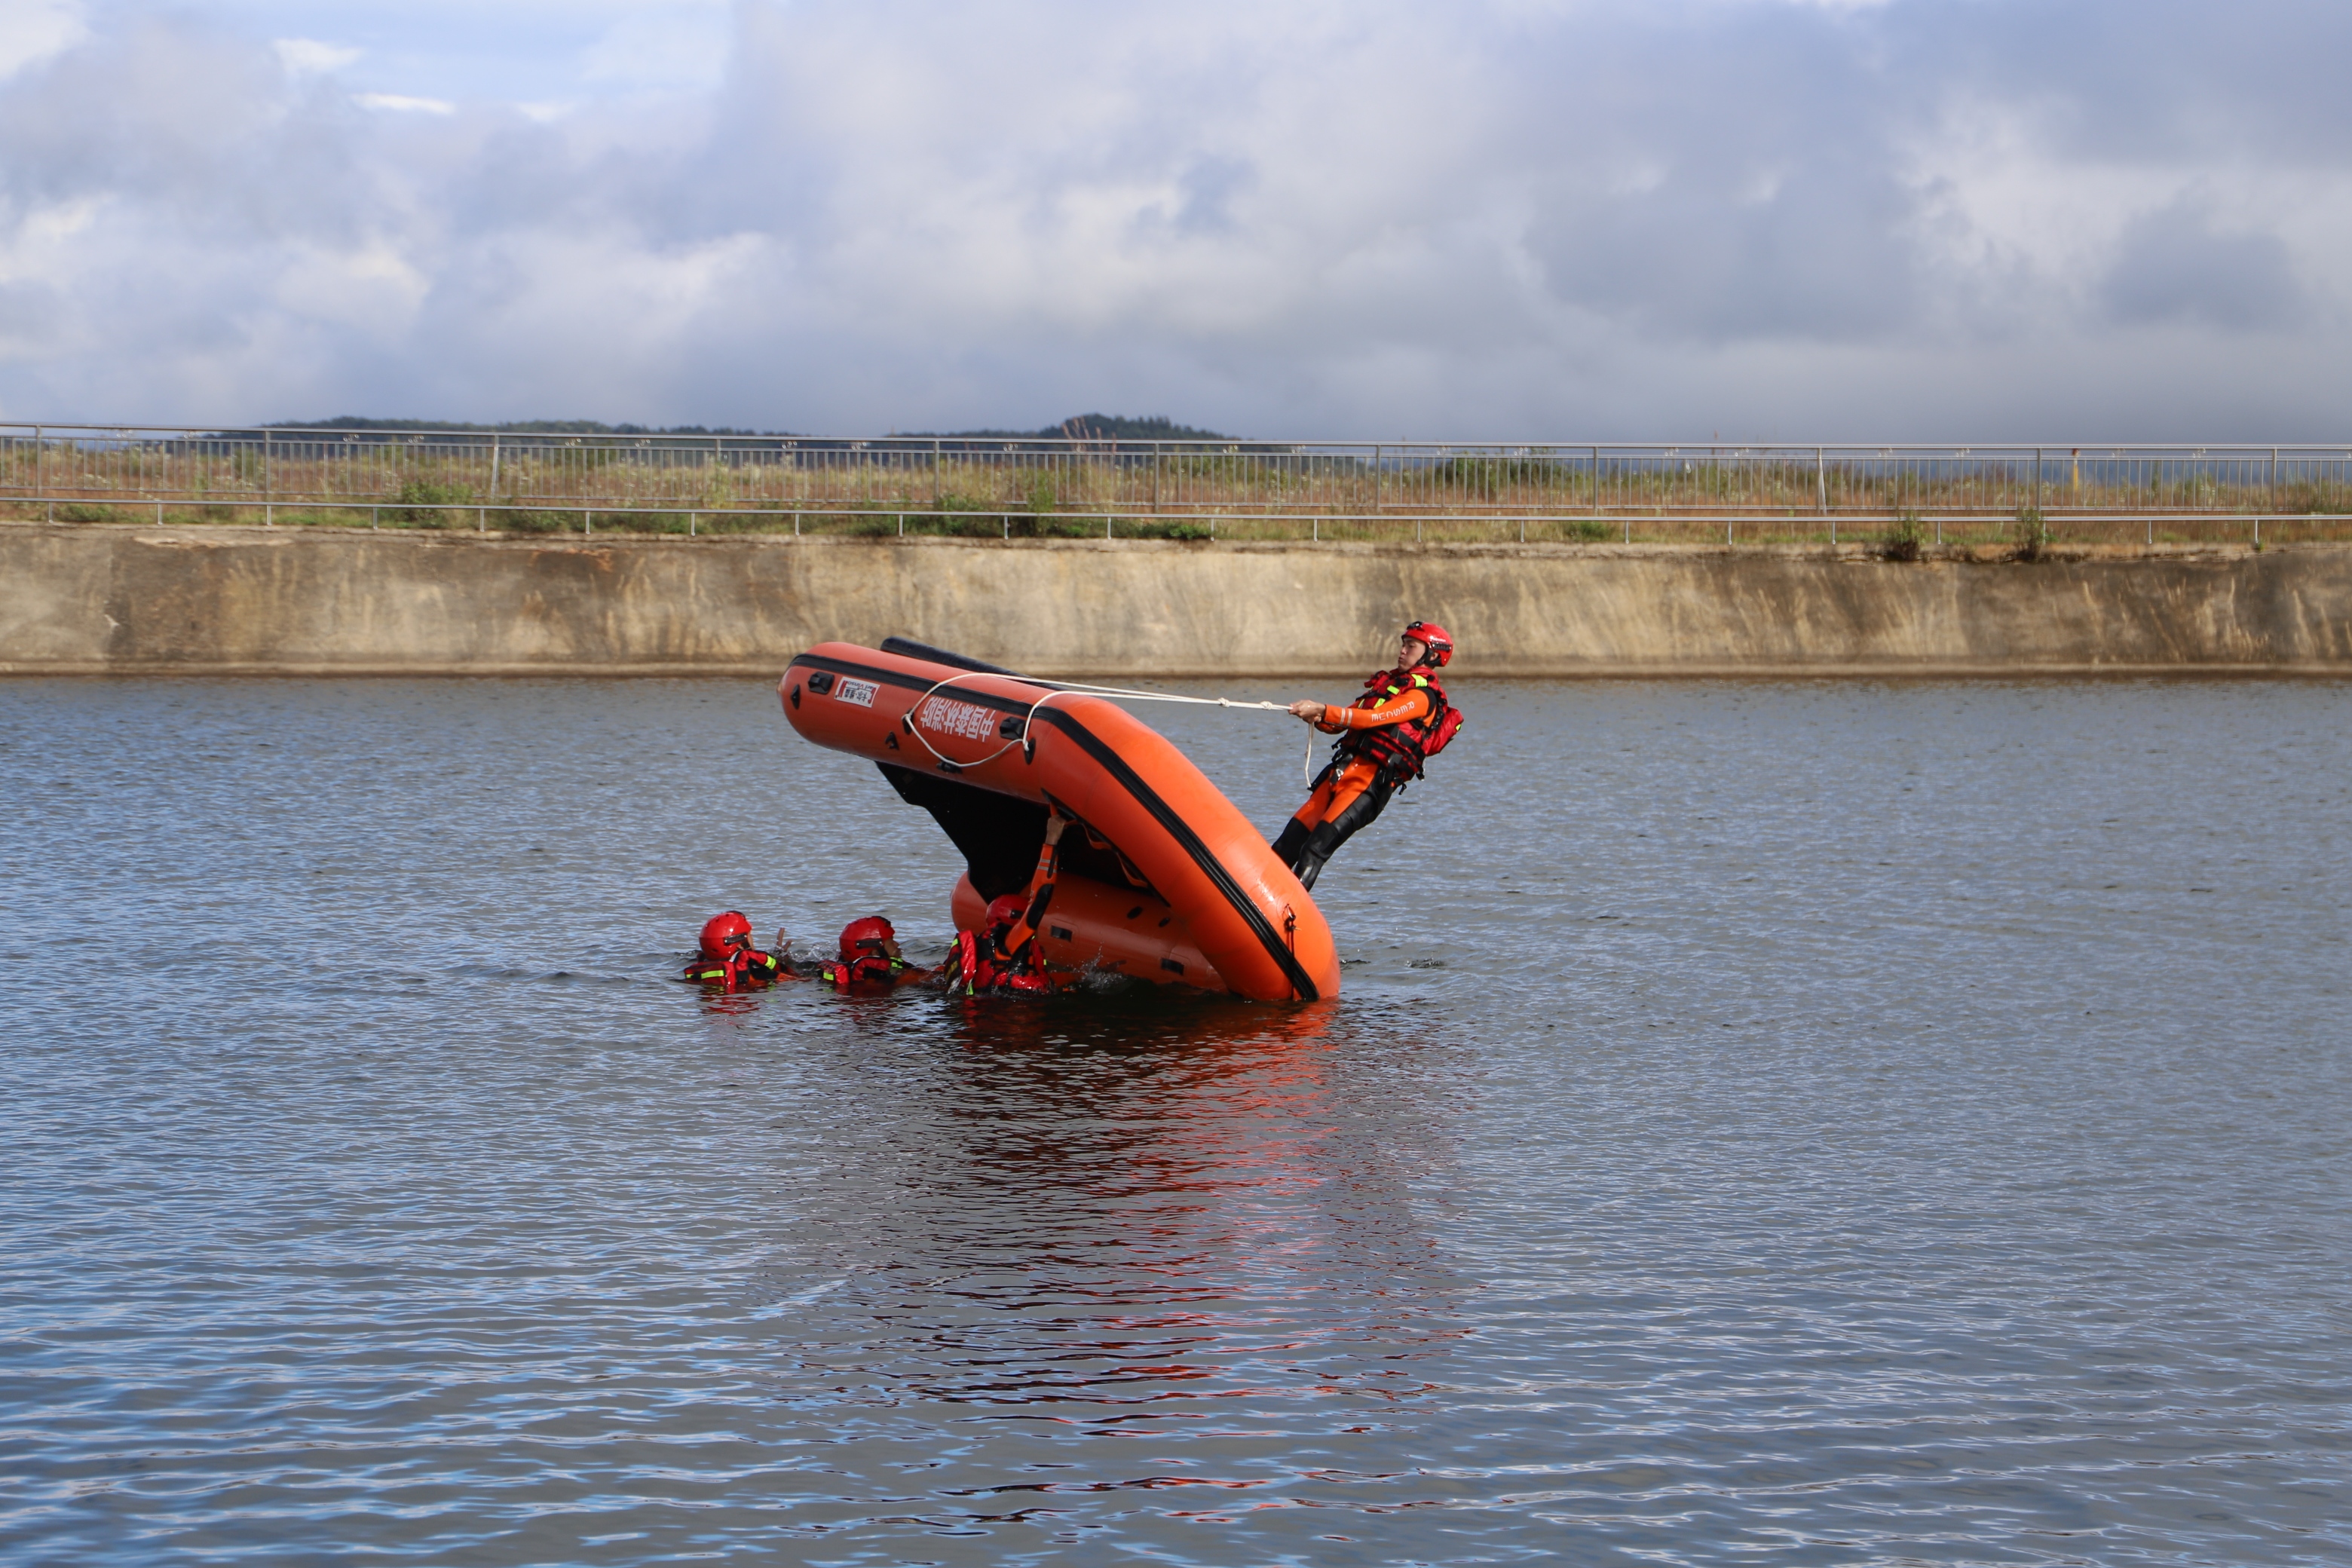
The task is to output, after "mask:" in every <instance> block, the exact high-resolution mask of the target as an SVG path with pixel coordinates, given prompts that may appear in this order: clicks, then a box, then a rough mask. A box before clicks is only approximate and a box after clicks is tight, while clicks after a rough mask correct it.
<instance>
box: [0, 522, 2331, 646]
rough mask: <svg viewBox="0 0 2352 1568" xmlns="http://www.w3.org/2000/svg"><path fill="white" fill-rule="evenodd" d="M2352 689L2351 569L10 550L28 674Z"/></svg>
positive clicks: (778, 543) (125, 540) (1399, 556)
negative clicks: (1413, 677) (968, 668)
mask: <svg viewBox="0 0 2352 1568" xmlns="http://www.w3.org/2000/svg"><path fill="white" fill-rule="evenodd" d="M1410 616H1426V617H1428V618H1430V619H1433V620H1437V621H1442V622H1444V624H1445V625H1446V626H1449V627H1451V628H1452V629H1453V631H1454V634H1455V636H1456V637H1458V638H1459V639H1460V641H1461V645H1462V654H1461V657H1460V658H1459V660H1458V661H1457V663H1456V665H1455V668H1456V669H1457V670H1459V671H1463V672H1467V673H1475V674H1485V675H1527V676H1535V675H1635V674H1716V673H1795V672H1803V673H1821V674H1837V673H1848V674H1864V673H1878V674H1899V673H1917V674H1930V673H1968V672H1986V673H2030V672H2037V671H2040V672H2051V673H2058V672H2084V671H2118V672H2120V671H2131V670H2200V669H2201V670H2215V671H2218V670H2232V669H2237V670H2282V671H2306V672H2314V673H2346V674H2352V549H2345V548H2335V547H2312V548H2299V549H2288V550H2273V551H2269V552H2262V553H2259V554H2258V553H2253V552H2213V553H2208V554H2202V555H2196V556H2177V557H2168V558H2166V557H2158V558H2131V559H2095V560H2078V561H2048V562H2042V563H2032V564H2022V563H2000V564H1995V563H1957V562H1927V563H1887V562H1881V561H1876V560H1872V559H1868V558H1866V557H1864V556H1861V555H1858V554H1857V555H1848V556H1836V555H1828V554H1823V553H1821V552H1802V553H1798V552H1790V553H1773V552H1738V553H1734V552H1723V551H1699V550H1686V549H1675V548H1672V547H1656V546H1646V547H1645V546H1636V547H1633V548H1632V549H1626V548H1622V547H1613V546H1573V545H1570V546H1551V547H1547V546H1528V547H1496V548H1481V547H1462V546H1433V547H1428V548H1423V547H1418V546H1412V545H1348V544H1339V545H1332V544H1326V545H1305V544H1297V545H1292V544H1268V545H1251V544H1215V545H1201V544H1188V543H1174V542H1147V541H1132V542H1130V541H1118V542H1101V541H1040V542H1012V543H999V542H988V541H973V542H966V541H961V540H906V541H899V540H895V539H891V540H858V539H841V538H822V539H803V540H793V539H787V538H768V537H752V538H727V539H699V540H686V539H675V540H673V539H625V540H595V539H582V538H572V539H569V540H549V539H535V540H499V539H490V540H481V539H476V538H469V537H467V536H464V535H436V534H423V533H405V532H403V533H392V532H385V533H374V532H365V531H324V530H288V529H280V530H265V529H249V528H186V529H172V528H163V529H148V528H129V527H113V526H81V527H48V526H37V525H35V526H13V527H8V526H0V673H11V674H45V673H46V674H62V673H82V674H96V673H123V674H130V673H147V672H152V673H161V672H174V673H198V672H211V673H287V674H297V673H323V674H359V673H370V674H498V675H517V674H561V673H572V674H623V673H638V674H652V673H688V672H739V673H745V674H760V675H772V674H773V673H775V672H776V671H777V670H778V669H779V668H781V667H782V664H783V662H784V660H785V659H787V658H790V657H791V655H793V653H795V652H797V651H798V650H800V649H802V648H803V647H807V646H809V645H810V644H811V643H814V642H821V641H824V640H826V639H828V638H840V639H844V640H847V641H852V642H863V643H874V642H878V641H879V640H881V639H882V638H883V637H887V636H889V635H891V634H893V633H898V634H903V635H907V636H911V637H919V638H921V639H923V640H926V641H929V642H933V643H937V644H940V645H942V646H945V647H955V648H958V649H961V650H962V651H963V652H966V653H968V654H971V655H972V656H974V657H977V658H984V659H988V660H991V661H993V662H998V663H1003V664H1008V665H1013V666H1015V667H1017V668H1024V669H1029V670H1033V671H1035V672H1037V673H1040V674H1095V675H1105V676H1152V675H1171V676H1173V675H1191V676H1208V675H1247V676H1263V675H1349V674H1360V672H1361V671H1362V670H1363V669H1365V668H1370V664H1371V662H1372V661H1373V660H1375V659H1376V658H1381V657H1385V655H1386V652H1387V650H1388V649H1389V648H1390V647H1392V646H1393V640H1394V637H1395V634H1396V628H1397V626H1398V625H1399V624H1400V623H1401V622H1402V621H1403V620H1404V619H1406V618H1408V617H1410Z"/></svg>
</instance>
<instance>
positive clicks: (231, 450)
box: [0, 425, 2352, 544]
mask: <svg viewBox="0 0 2352 1568" xmlns="http://www.w3.org/2000/svg"><path fill="white" fill-rule="evenodd" d="M0 517H9V518H14V519H16V520H18V521H33V520H47V521H166V522H206V521H216V522H252V521H258V522H264V523H268V524H273V525H277V524H319V523H327V524H340V525H345V526H349V525H353V524H357V525H360V526H369V525H373V526H378V527H382V526H394V527H410V528H418V527H424V528H434V527H466V526H472V527H475V528H478V529H481V530H483V531H488V530H489V529H491V528H493V527H496V528H498V529H499V531H506V532H532V531H558V530H562V531H572V530H578V531H589V532H593V531H595V530H596V529H597V528H598V527H600V526H601V527H603V528H604V529H606V530H607V531H615V530H617V531H635V532H679V533H697V534H698V533H703V532H719V531H747V530H770V531H793V532H853V533H933V534H938V533H948V534H958V533H961V534H974V535H985V534H1002V535H1004V536H1007V537H1011V536H1034V535H1056V534H1059V535H1070V536H1083V535H1088V534H1091V535H1095V536H1108V537H1111V538H1121V537H1130V538H1131V537H1163V538H1167V537H1173V538H1201V539H1207V538H1217V539H1249V538H1305V539H1407V538H1412V539H1419V540H1422V541H1423V542H1439V541H1465V540H1486V541H1519V540H1525V541H1527V542H1549V541H1571V542H1572V541H1579V540H1585V541H1595V542H1599V541H1616V542H1628V543H1632V542H1675V541H1681V542H1731V543H1740V542H1754V543H1770V542H1854V541H1858V540H1864V539H1871V538H1876V537H1879V536H1881V535H1882V534H1884V533H1885V532H1886V531H1888V530H1889V529H1890V528H1896V527H1900V528H1904V529H1907V530H1908V531H1910V532H1911V534H1912V535H1913V537H1916V538H1917V539H1919V540H1920V542H1923V543H1927V544H1935V543H1947V544H1949V543H1970V542H1981V541H1983V540H1986V539H1991V538H1998V537H2004V536H2008V535H2011V534H2013V533H2014V532H2015V531H2017V530H2018V528H2019V527H2020V526H2021V522H2020V520H2021V518H2022V519H2024V520H2025V521H2024V523H2023V524H2022V526H2027V527H2031V528H2033V529H2038V530H2040V531H2042V535H2043V537H2045V538H2046V539H2048V540H2050V541H2051V542H2085V543H2096V542H2117V543H2121V542H2145V543H2150V544H2153V543H2158V542H2165V541H2168V540H2170V541H2187V542H2214V541H2229V540H2236V541H2252V542H2261V541H2264V540H2277V541H2280V542H2284V541H2287V540H2290V539H2328V540H2337V539H2352V444H2345V445H2338V446H2292V445H2283V446H2263V447H2256V446H2222V445H2212V446H2096V447H2092V446H2074V445H2056V444H2051V445H2042V446H2031V445H2015V446H1926V445H1917V446H1882V445H1834V444H1828V445H1824V444H1816V445H1794V446H1792V445H1747V446H1738V445H1717V444H1707V445H1693V444H1688V443H1684V444H1671V443H1657V444H1637V443H1609V442H1601V443H1584V444H1545V443H1497V442H1415V441H1386V442H1317V441H1307V442H1270V441H1232V442H1202V441H1134V440H1121V439H1111V438H1103V439H1093V438H1086V437H1074V438H1047V437H1023V438H1015V439H1003V440H996V439H985V440H984V439H981V438H977V437H810V436H759V437H745V436H699V437H698V436H667V435H666V436H629V435H620V436H566V435H539V434H515V433H497V434H492V433H488V432H480V431H408V430H344V429H328V430H301V429H282V428H269V429H241V430H240V429H195V428H184V427H167V426H88V425H0Z"/></svg>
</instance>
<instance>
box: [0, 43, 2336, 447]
mask: <svg viewBox="0 0 2352 1568" xmlns="http://www.w3.org/2000/svg"><path fill="white" fill-rule="evenodd" d="M677 3H678V4H682V5H690V4H691V3H692V0H677ZM284 9H285V8H284V7H283V6H280V7H278V10H280V11H283V10H284ZM499 9H500V7H499V4H498V3H497V0H485V4H484V5H482V6H481V7H480V11H481V13H482V16H483V17H484V19H485V22H486V23H488V24H495V23H496V21H497V16H498V13H499ZM319 16H320V26H326V25H327V24H328V22H329V21H331V13H328V12H326V11H323V10H322V11H320V13H319ZM81 21H82V36H81V37H80V38H79V41H78V42H68V43H67V44H66V46H65V47H62V48H60V47H55V45H54V44H52V45H46V46H42V47H46V48H47V53H46V54H37V58H31V61H30V63H29V64H26V65H23V66H21V67H19V68H17V69H16V71H15V72H14V74H13V75H9V76H5V77H0V153H5V156H0V410H5V412H6V413H7V414H8V415H9V416H52V417H57V416H88V417H113V418H124V417H137V416H150V417H173V416H178V417H187V418H200V419H223V418H252V417H274V416H287V415H292V414H302V413H326V412H331V411H336V410H342V409H371V410H376V411H382V412H408V413H424V414H442V415H447V416H471V417H490V416H521V415H535V414H555V413H577V414H583V415H590V416H604V417H608V418H637V419H645V420H657V421H664V422H667V421H673V420H677V421H683V420H701V421H706V422H714V423H718V422H723V423H730V424H741V423H757V424H765V425H776V426H794V427H799V428H831V429H835V430H848V429H856V428H861V427H871V428H882V427H887V426H900V427H905V426H953V425H958V424H970V423H978V422H991V423H995V422H1020V423H1029V424H1034V423H1042V422H1044V421H1045V420H1046V419H1048V418H1052V417H1056V416H1059V415H1062V414H1066V413H1068V412H1070V411H1072V410H1074V409H1077V408H1080V407H1097V406H1118V407H1127V408H1132V409H1135V410H1138V411H1144V410H1150V411H1164V412H1169V413H1173V414H1176V415H1179V416H1183V417H1186V418H1189V419H1193V420H1197V421H1201V422H1205V423H1210V424H1215V425H1222V426H1228V427H1235V428H1247V429H1252V430H1258V431H1293V432H1298V431H1322V432H1341V433H1371V434H1390V433H1402V432H1403V431H1404V430H1406V429H1411V430H1412V431H1414V432H1416V433H1423V434H1450V435H1468V434H1474V433H1480V432H1494V433H1498V434H1507V435H1517V436H1570V435H1580V434H1585V433H1592V434H1597V435H1601V436H1610V435H1620V434H1626V433H1631V432H1633V431H1635V430H1639V431H1642V432H1645V433H1660V434H1676V435H1679V434H1685V433H1688V432H1690V431H1692V430H1695V429H1699V428H1708V429H1714V428H1726V429H1727V433H1728V432H1737V433H1739V434H1743V435H1776V436H1780V437H1800V436H1803V435H1806V434H1809V433H1822V432H1824V431H1826V432H1827V433H1830V434H1834V435H1838V436H1855V435H1876V434H1882V433H1889V431H1888V426H1889V425H1890V424H1892V425H1895V426H1899V433H1902V434H1909V435H1927V434H1935V433H1937V432H1939V431H1950V430H1965V431H1966V432H1967V433H1968V434H1969V435H1994V434H2000V433H2002V432H2003V431H2009V430H2016V429H2018V428H2020V427H2021V425H2022V424H2024V423H2026V422H2041V423H2060V424H2065V425H2067V426H2068V427H2069V428H2072V429H2075V430H2087V429H2088V428H2089V427H2090V426H2098V427H2099V430H2098V433H2099V434H2102V435H2106V436H2111V437H2112V436H2122V435H2129V434H2142V433H2147V431H2146V428H2145V426H2136V425H2135V424H2134V422H2135V421H2149V420H2158V419H2160V420H2162V421H2164V422H2165V423H2166V426H2167V428H2168V432H2170V433H2179V432H2182V431H2184V430H2188V429H2191V428H2193V429H2194V430H2195V431H2196V433H2200V434H2207V435H2210V436H2212V437H2214V438H2223V437H2231V436H2237V435H2248V436H2252V435H2265V436H2267V435H2272V434H2279V435H2285V436H2303V435H2310V434H2318V433H2322V432H2326V433H2334V432H2336V431H2339V430H2340V429H2341V428H2342V426H2344V424H2345V423H2346V418H2345V416H2346V413H2347V409H2346V407H2345V389H2344V386H2343V384H2342V379H2341V376H2340V373H2339V372H2337V371H2336V368H2335V367H2336V364H2338V363H2340V362H2341V360H2342V358H2343V350H2344V348H2345V346H2346V345H2345V344H2344V343H2343V342H2340V341H2339V337H2338V334H2341V333H2342V332H2343V331H2344V330H2345V322H2346V321H2347V319H2352V317H2347V311H2346V310H2345V305H2346V303H2347V301H2346V299H2345V295H2346V293H2347V285H2352V276H2348V275H2347V263H2346V262H2345V261H2344V260H2343V259H2342V258H2344V257H2345V256H2346V255H2347V253H2352V252H2347V242H2352V233H2347V232H2346V230H2347V228H2352V217H2347V216H2338V215H2341V214H2347V213H2352V190H2347V186H2352V110H2347V109H2346V108H2345V107H2344V106H2343V102H2342V98H2341V95H2339V94H2337V93H2336V92H2335V91H2334V90H2333V86H2334V84H2333V81H2332V79H2331V78H2332V68H2331V66H2330V65H2329V63H2328V62H2329V61H2330V60H2331V59H2332V58H2337V57H2340V55H2341V54H2342V52H2343V46H2344V45H2345V44H2346V43H2347V42H2352V16H2347V15H2346V14H2344V13H2343V12H2342V9H2341V8H2340V7H2323V6H2316V5H2281V4H2254V5H2241V6H2237V7H2231V8H2226V9H2225V8H2219V7H2212V6H2209V5H2175V4H2160V3H2159V4H2137V5H2116V4H2075V5H2065V6H2055V7H2053V6H2048V5H2023V4H2010V3H2006V0H1895V3H1893V4H1887V5H1804V4H1793V3H1781V0H1685V3H1682V4H1675V3H1671V0H1668V3H1664V4H1632V3H1627V4H1622V5H1611V4H1598V3H1595V4H1560V5H1542V4H1534V3H1527V0H1514V3H1496V4H1491V5H1449V6H1444V7H1440V6H1436V5H1414V4H1401V3H1391V4H1387V5H1381V4H1378V3H1375V0H1367V3H1366V4H1364V5H1357V6H1351V7H1326V6H1322V5H1308V4H1274V3H1257V4H1226V3H1223V0H1202V4H1199V5H1194V6H1190V7H1185V8H1182V9H1181V12H1179V11H1177V10H1173V9H1164V10H1153V9H1150V8H1139V9H1136V10H1132V11H1112V12H1105V11H1103V10H1101V9H1100V8H1098V7H1087V6H1080V5H1076V4H1074V3H1071V4H1062V3H1038V4H1029V5H1003V6H992V7H975V6H964V5H936V4H918V3H914V0H869V3H867V4H863V5H850V4H847V3H845V0H802V3H800V4H796V5H789V6H786V5H769V4H763V3H759V0H747V3H745V4H742V5H738V6H737V7H736V8H735V10H734V13H733V25H732V38H733V42H732V45H731V47H730V48H729V49H728V51H727V53H726V57H725V64H724V68H723V70H719V71H714V72H712V73H709V78H708V79H705V78H703V77H696V78H695V79H692V80H690V81H687V82H685V83H684V84H683V85H679V86H677V87H676V88H675V89H673V90H670V91H668V92H667V95H664V94H662V93H657V92H651V89H646V87H645V86H644V84H643V82H639V83H637V85H636V86H635V87H633V88H632V89H631V90H630V92H629V93H627V94H621V95H611V94H608V95H605V96H598V95H597V94H596V93H595V92H593V91H585V92H584V96H583V97H582V98H581V99H580V100H577V101H575V102H572V103H571V104H570V105H569V106H568V107H567V106H562V105H558V106H552V107H548V106H534V105H524V104H520V103H508V102H500V101H496V100H486V99H484V98H482V97H481V96H480V95H479V94H478V93H475V92H458V91H456V90H454V89H453V90H452V91H451V93H450V95H449V98H448V100H447V101H446V102H436V101H435V100H433V99H432V98H431V97H430V96H429V93H430V87H429V84H427V85H426V86H425V87H423V88H420V87H417V86H416V85H415V83H412V82H408V81H405V80H404V81H402V82H399V83H394V84H393V85H394V87H395V88H397V89H398V90H385V89H383V87H382V86H381V85H380V84H377V83H373V82H370V81H368V80H366V79H363V76H362V74H360V73H363V71H364V70H365V68H366V67H365V64H364V59H365V51H364V50H363V49H362V48H360V47H358V46H356V45H353V46H351V47H343V46H341V45H339V44H336V43H335V42H333V41H332V40H329V41H327V42H325V43H318V42H302V43H299V44H298V45H294V46H289V47H285V48H275V47H272V44H273V40H272V39H271V38H269V37H264V36H262V35H260V34H259V33H257V32H255V31H253V30H251V29H250V28H249V27H246V26H241V25H238V24H237V23H236V20H235V18H234V17H233V16H229V15H228V14H227V13H226V12H218V11H216V12H210V13H208V12H206V11H205V10H204V9H203V8H201V7H199V8H198V9H196V10H194V11H181V12H171V13H163V12H156V11H150V10H145V9H141V8H135V7H132V8H124V7H107V6H100V7H97V8H93V9H89V10H87V11H85V12H84V13H82V16H81ZM635 25H636V26H638V31H637V32H636V33H634V34H631V35H629V37H635V38H640V39H641V38H643V37H646V36H647V35H646V33H645V31H644V26H643V23H642V18H640V19H639V21H638V22H637V23H636V24H635ZM0 34H5V25H0ZM617 36H618V35H616V37H617ZM57 37H67V35H66V34H64V33H58V35H57ZM518 37H519V38H520V39H523V40H524V41H523V42H522V43H520V44H519V45H518V47H527V38H528V36H527V34H518ZM8 47H9V39H8V38H7V37H5V36H0V59H6V58H16V57H14V56H11V55H10V54H9V53H8ZM26 47H30V46H26ZM615 47H617V46H615ZM24 52H25V51H24V49H22V48H20V49H19V50H18V54H19V55H22V54H23V53H24ZM481 52H482V51H481V46H479V44H478V42H477V47H476V49H475V56H474V57H469V64H468V67H467V69H468V71H469V72H470V73H471V74H470V75H469V76H468V78H467V80H468V81H473V80H477V79H479V77H480V75H481V72H482V69H483V67H482V64H481V59H480V58H478V57H479V56H480V55H481ZM613 53H614V48H612V47H607V48H606V49H605V50H604V56H605V57H606V58H609V57H611V56H612V54H613ZM415 55H416V51H415V49H413V48H412V49H411V50H410V54H409V55H408V56H404V57H403V58H404V59H409V58H411V57H415ZM352 58H356V59H360V60H362V64H361V65H358V66H353V67H351V68H349V69H339V68H331V66H332V62H334V61H338V60H343V59H352ZM417 58H421V57H417ZM322 61H323V62H328V64H327V65H325V66H321V65H320V64H319V63H318V62H322ZM304 62H310V63H309V64H307V65H306V64H305V63H304ZM600 69H601V68H600ZM543 76H544V66H543V62H542V64H541V77H543ZM535 79H538V78H535ZM710 80H715V81H716V82H717V85H716V86H715V87H713V86H711V85H709V81H710ZM649 94H650V95H649ZM2290 327H2292V328H2294V329H2296V330H2297V334H2298V335H2297V341H2296V343H2295V345H2294V348H2293V349H2292V351H2288V350H2283V349H2282V347H2281V345H2280V342H2279V334H2280V332H2281V331H2282V330H2283V329H2286V328H2290Z"/></svg>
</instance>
